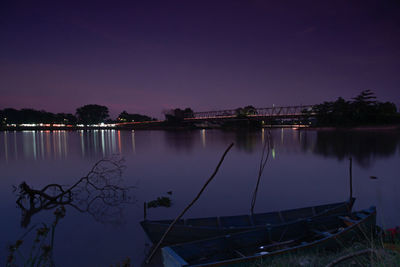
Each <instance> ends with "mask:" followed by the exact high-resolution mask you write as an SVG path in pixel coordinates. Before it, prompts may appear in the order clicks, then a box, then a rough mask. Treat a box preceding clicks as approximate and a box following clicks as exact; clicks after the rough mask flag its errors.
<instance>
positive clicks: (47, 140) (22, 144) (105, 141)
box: [0, 130, 135, 162]
mask: <svg viewBox="0 0 400 267" xmlns="http://www.w3.org/2000/svg"><path fill="white" fill-rule="evenodd" d="M124 133H127V132H124ZM0 135H2V140H1V141H2V142H0V147H1V148H2V149H1V150H2V151H4V153H0V162H1V161H5V162H9V161H10V160H14V161H15V160H45V159H66V158H68V157H69V156H74V157H75V156H80V157H82V158H91V157H96V158H97V157H99V156H101V157H107V156H109V155H113V154H121V153H122V152H123V148H124V149H125V148H128V146H127V145H128V144H127V143H131V144H129V148H131V151H128V152H134V151H135V133H134V132H133V131H132V132H131V138H130V139H129V140H127V139H126V138H125V139H123V138H122V137H121V131H117V130H94V131H83V130H81V131H76V132H68V131H21V132H18V131H8V132H3V133H0ZM77 135H78V136H79V139H78V140H79V142H77V141H78V140H76V136H77ZM125 137H126V136H125ZM70 139H72V140H70ZM69 154H70V155H69Z"/></svg>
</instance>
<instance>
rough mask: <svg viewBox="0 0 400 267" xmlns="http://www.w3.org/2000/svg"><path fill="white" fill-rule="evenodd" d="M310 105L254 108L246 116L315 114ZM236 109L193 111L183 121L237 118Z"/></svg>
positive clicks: (299, 115)
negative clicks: (191, 114) (190, 115)
mask: <svg viewBox="0 0 400 267" xmlns="http://www.w3.org/2000/svg"><path fill="white" fill-rule="evenodd" d="M312 107H313V106H312V105H300V106H285V107H270V108H255V109H252V110H251V112H249V113H248V114H246V117H248V118H255V119H260V120H263V119H296V118H302V117H304V112H305V111H306V112H307V113H308V115H311V116H313V115H315V113H314V112H312ZM237 118H238V114H237V109H226V110H215V111H203V112H194V113H193V117H186V118H185V119H184V120H185V121H197V120H224V119H237Z"/></svg>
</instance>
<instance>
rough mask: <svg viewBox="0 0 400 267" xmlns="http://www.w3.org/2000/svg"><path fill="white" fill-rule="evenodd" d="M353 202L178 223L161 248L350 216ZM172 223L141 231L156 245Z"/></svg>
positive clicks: (145, 226)
mask: <svg viewBox="0 0 400 267" xmlns="http://www.w3.org/2000/svg"><path fill="white" fill-rule="evenodd" d="M354 201H355V199H354V198H351V199H350V200H348V201H344V202H339V203H330V204H325V205H319V206H312V207H305V208H298V209H290V210H284V211H276V212H267V213H255V214H253V215H237V216H221V217H208V218H192V219H185V220H184V219H181V220H179V221H178V222H177V223H176V224H175V226H174V227H173V228H172V230H171V231H170V232H169V233H168V235H167V236H166V238H165V240H164V242H163V244H164V245H167V244H177V243H184V242H189V241H193V240H200V239H205V238H211V237H215V236H220V235H226V234H230V233H235V232H243V231H248V230H252V229H256V228H263V227H265V226H266V225H279V224H286V223H289V222H293V221H296V220H301V219H307V218H314V217H319V216H327V215H334V214H338V215H345V214H348V213H350V212H351V208H352V206H353V204H354ZM172 221H173V220H160V221H153V220H144V221H142V222H140V224H141V226H142V228H143V229H144V231H145V232H146V234H147V236H148V237H149V239H150V240H151V241H152V242H153V243H157V242H158V241H159V240H160V239H161V237H162V235H163V234H164V233H165V231H166V230H167V228H168V226H169V225H170V224H171V222H172Z"/></svg>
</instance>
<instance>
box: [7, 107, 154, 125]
mask: <svg viewBox="0 0 400 267" xmlns="http://www.w3.org/2000/svg"><path fill="white" fill-rule="evenodd" d="M151 120H155V119H154V118H151V117H149V116H146V115H141V114H129V113H128V112H126V111H123V112H121V113H120V114H119V116H118V117H117V118H116V119H115V120H112V119H111V118H110V115H109V110H108V108H107V107H106V106H101V105H96V104H90V105H85V106H82V107H79V108H77V109H76V112H75V114H71V113H52V112H47V111H44V110H35V109H27V108H26V109H20V110H17V109H13V108H6V109H3V110H0V125H7V124H40V123H43V124H68V125H76V124H85V125H87V124H98V123H102V122H104V123H115V122H133V121H135V122H141V121H151Z"/></svg>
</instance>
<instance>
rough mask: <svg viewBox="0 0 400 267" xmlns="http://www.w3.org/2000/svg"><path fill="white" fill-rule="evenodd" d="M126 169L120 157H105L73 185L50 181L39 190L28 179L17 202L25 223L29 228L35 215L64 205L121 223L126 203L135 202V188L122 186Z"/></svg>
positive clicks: (22, 221)
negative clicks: (31, 185) (29, 183)
mask: <svg viewBox="0 0 400 267" xmlns="http://www.w3.org/2000/svg"><path fill="white" fill-rule="evenodd" d="M124 169H125V165H124V161H123V160H122V159H120V158H110V159H102V160H99V161H98V162H96V163H95V164H94V166H93V167H92V169H91V170H90V171H89V172H88V174H87V175H86V176H84V177H82V178H80V179H79V180H78V181H77V182H76V183H74V184H73V185H72V186H69V187H68V186H63V185H59V184H48V185H46V186H45V187H43V188H42V189H40V190H37V189H33V188H31V187H30V186H29V185H28V184H27V183H26V182H23V183H21V184H20V185H19V196H18V199H17V201H16V202H17V205H18V206H19V208H21V210H22V220H21V225H22V226H23V227H27V226H28V224H29V223H30V220H31V217H32V216H33V215H34V214H36V213H38V212H39V211H41V210H49V209H53V208H55V207H58V206H61V205H64V206H71V207H73V208H75V209H77V210H78V211H80V212H87V213H89V214H90V215H92V216H93V217H94V218H95V219H96V220H97V221H100V222H108V223H118V222H121V221H122V219H123V216H122V215H123V213H122V211H123V207H122V205H123V204H130V203H134V202H135V199H134V197H133V193H132V189H134V188H135V187H134V186H123V185H121V184H122V182H123V179H122V172H123V171H124Z"/></svg>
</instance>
